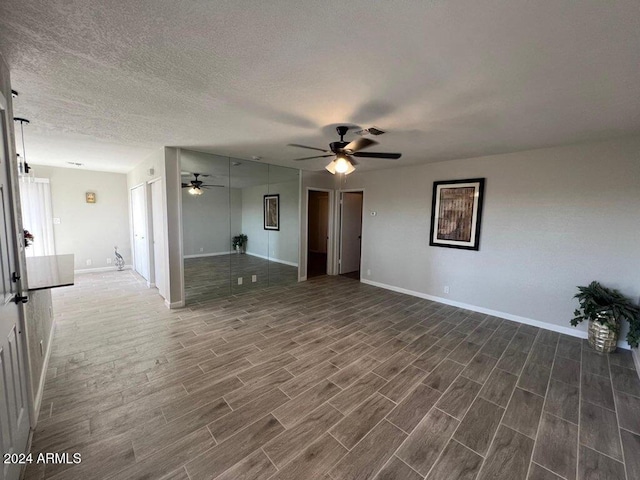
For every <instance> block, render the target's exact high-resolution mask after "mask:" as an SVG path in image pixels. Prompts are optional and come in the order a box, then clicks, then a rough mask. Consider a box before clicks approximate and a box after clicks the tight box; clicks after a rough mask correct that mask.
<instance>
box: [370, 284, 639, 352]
mask: <svg viewBox="0 0 640 480" xmlns="http://www.w3.org/2000/svg"><path fill="white" fill-rule="evenodd" d="M360 281H361V282H362V283H366V284H367V285H372V286H374V287H380V288H384V289H385V290H391V291H393V292H398V293H405V294H407V295H411V296H414V297H419V298H424V299H425V300H431V301H433V302H438V303H443V304H445V305H451V306H452V307H458V308H464V309H465V310H471V311H472V312H478V313H484V314H487V315H492V316H494V317H498V318H504V319H506V320H512V321H514V322H520V323H524V324H525V325H531V326H533V327H539V328H544V329H545V330H551V331H552V332H558V333H563V334H565V335H569V336H571V337H578V338H587V332H585V331H584V330H578V329H577V328H574V327H564V326H562V325H555V324H553V323H548V322H542V321H540V320H534V319H533V318H527V317H521V316H519V315H512V314H511V313H506V312H499V311H497V310H491V309H489V308H484V307H478V306H476V305H469V304H468V303H462V302H456V301H453V300H449V299H447V298H442V297H436V296H434V295H428V294H426V293H422V292H416V291H414V290H408V289H406V288H401V287H396V286H393V285H387V284H386V283H380V282H374V281H372V280H366V279H360ZM618 347H620V348H624V349H629V348H630V346H629V344H628V343H627V342H626V340H622V339H621V340H619V341H618Z"/></svg>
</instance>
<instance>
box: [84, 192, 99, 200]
mask: <svg viewBox="0 0 640 480" xmlns="http://www.w3.org/2000/svg"><path fill="white" fill-rule="evenodd" d="M85 200H86V201H87V203H96V194H95V192H87V193H86V194H85Z"/></svg>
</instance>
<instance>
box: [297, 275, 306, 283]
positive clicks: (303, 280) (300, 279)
mask: <svg viewBox="0 0 640 480" xmlns="http://www.w3.org/2000/svg"><path fill="white" fill-rule="evenodd" d="M298 281H299V282H306V281H307V276H306V275H303V276H302V277H298Z"/></svg>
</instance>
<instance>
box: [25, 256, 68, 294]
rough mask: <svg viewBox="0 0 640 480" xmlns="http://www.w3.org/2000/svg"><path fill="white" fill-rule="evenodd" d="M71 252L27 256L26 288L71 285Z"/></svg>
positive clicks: (39, 288) (35, 288)
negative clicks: (66, 253)
mask: <svg viewBox="0 0 640 480" xmlns="http://www.w3.org/2000/svg"><path fill="white" fill-rule="evenodd" d="M73 269H74V267H73V254H69V255H47V256H44V257H27V282H28V284H27V289H28V290H42V289H45V288H56V287H66V286H69V285H73V282H74V277H73Z"/></svg>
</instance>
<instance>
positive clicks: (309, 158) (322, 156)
mask: <svg viewBox="0 0 640 480" xmlns="http://www.w3.org/2000/svg"><path fill="white" fill-rule="evenodd" d="M333 156H334V155H333V153H332V154H331V155H316V156H315V157H304V158H294V159H293V160H294V161H296V162H299V161H300V160H311V159H312V158H324V157H333Z"/></svg>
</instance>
